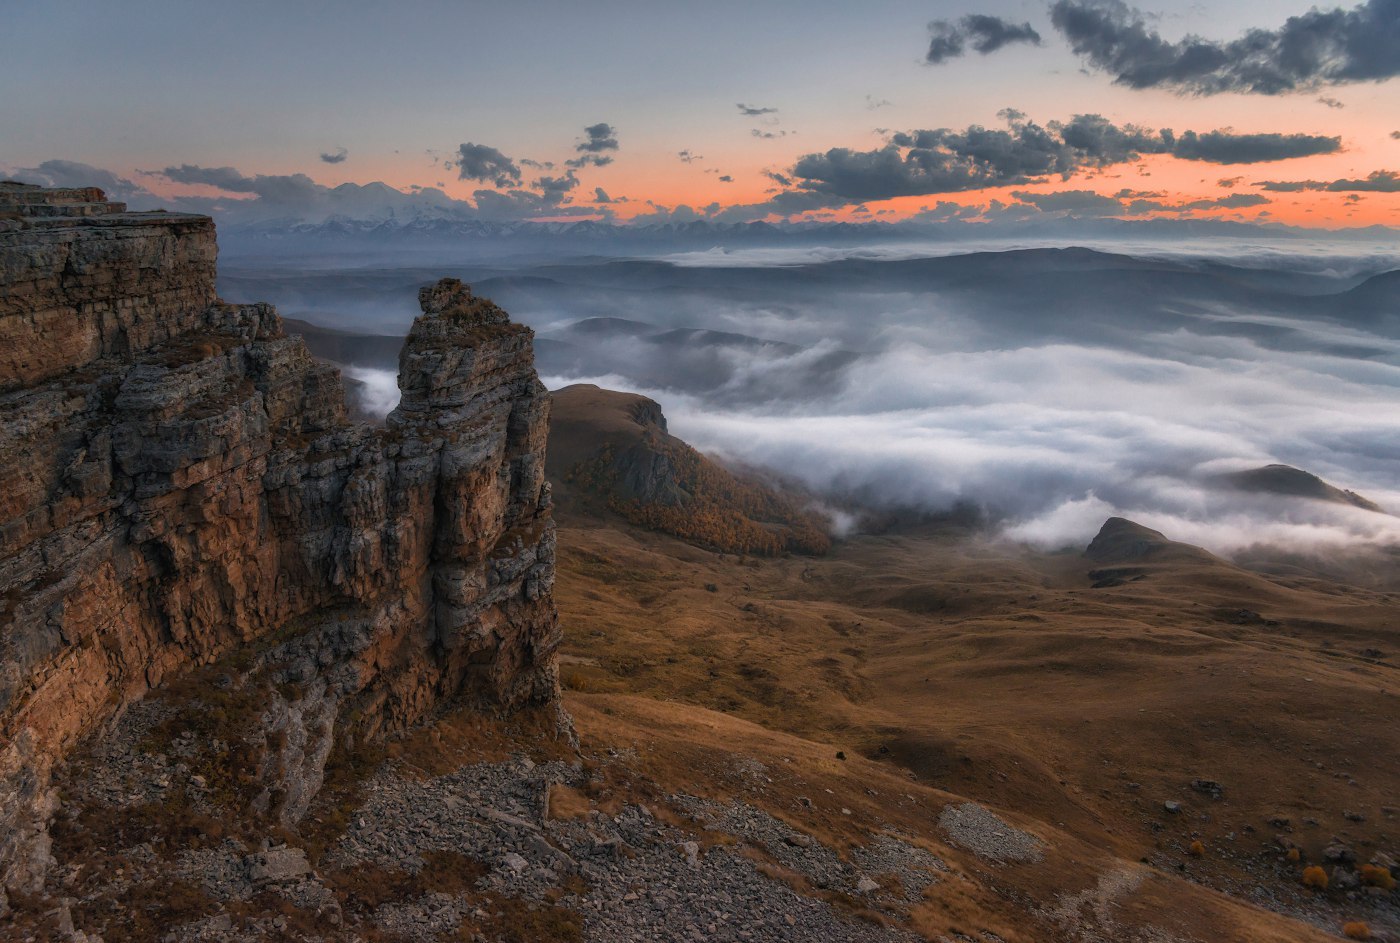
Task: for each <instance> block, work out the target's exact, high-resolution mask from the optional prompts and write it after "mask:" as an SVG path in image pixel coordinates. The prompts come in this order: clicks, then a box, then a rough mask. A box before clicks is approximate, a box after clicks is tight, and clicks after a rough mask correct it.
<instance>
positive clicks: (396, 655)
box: [0, 185, 558, 909]
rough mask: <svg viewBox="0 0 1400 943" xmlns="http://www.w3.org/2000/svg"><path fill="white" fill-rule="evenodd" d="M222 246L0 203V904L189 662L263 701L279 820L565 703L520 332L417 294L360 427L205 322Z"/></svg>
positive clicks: (73, 206)
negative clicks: (71, 779)
mask: <svg viewBox="0 0 1400 943" xmlns="http://www.w3.org/2000/svg"><path fill="white" fill-rule="evenodd" d="M215 251H216V250H215V245H214V231H213V225H212V223H211V222H210V221H209V220H208V219H207V218H204V217H195V216H185V215H173V214H127V213H124V212H123V208H122V207H121V206H120V205H119V204H107V203H105V202H103V201H102V196H101V192H100V191H91V190H87V191H42V190H37V189H34V188H17V187H14V186H12V185H10V186H5V187H3V188H0V351H3V354H0V391H3V392H0V455H3V456H4V458H5V460H4V462H3V464H0V745H2V746H0V875H3V878H4V880H3V881H0V886H9V887H11V888H17V887H21V888H22V887H27V886H32V885H33V884H34V882H35V880H36V878H37V877H38V876H39V875H40V874H41V873H42V871H43V869H44V867H45V866H46V863H47V858H48V853H47V839H46V837H45V834H44V831H45V824H46V821H47V819H48V817H49V816H50V814H51V812H52V809H53V805H54V800H53V798H52V797H51V796H50V795H49V791H48V789H47V782H48V778H49V772H50V769H51V767H52V765H53V763H54V762H55V761H56V760H57V759H58V758H59V757H61V756H62V755H63V754H64V752H65V751H66V750H67V749H69V748H70V747H71V746H72V745H73V743H74V742H75V741H76V740H78V739H79V738H80V737H82V736H83V735H84V734H86V733H88V732H89V731H91V730H93V729H94V728H95V727H96V726H97V725H98V724H100V723H101V722H102V721H103V720H105V719H106V718H108V717H110V716H111V715H112V714H113V713H114V712H116V711H118V710H120V708H121V707H122V705H124V704H125V703H127V702H129V701H131V700H132V699H134V698H138V697H140V696H141V695H142V694H143V693H144V692H145V691H147V690H148V689H149V688H151V687H154V686H157V685H160V684H161V682H162V681H163V680H164V679H166V678H168V677H170V676H172V675H173V674H174V673H176V672H178V671H180V670H181V669H184V668H186V667H187V666H191V665H199V664H208V663H210V662H212V661H214V660H215V659H218V658H220V657H221V656H223V655H226V654H227V653H229V652H231V651H238V652H239V653H240V658H239V665H238V667H237V669H236V670H237V671H242V672H244V673H246V674H248V675H251V674H253V673H261V675H263V676H266V678H267V679H268V680H269V681H270V682H271V684H272V685H273V687H274V688H277V690H278V691H280V693H274V694H272V695H271V696H270V700H269V701H268V703H267V705H266V709H265V710H264V711H263V712H262V713H261V714H259V715H257V716H253V717H250V718H249V722H250V724H252V725H254V726H258V725H261V726H265V727H268V728H272V727H276V728H277V729H278V731H279V734H278V735H277V736H275V737H274V736H271V735H269V736H268V738H267V742H266V747H265V749H263V750H262V752H261V753H258V754H256V755H255V756H254V762H255V765H256V767H257V768H256V775H257V776H259V777H261V778H262V779H263V780H265V781H266V788H265V789H264V791H263V794H262V795H261V796H260V797H259V800H258V801H256V802H255V803H254V806H255V808H254V809H253V810H252V811H254V812H262V813H264V814H266V815H268V816H270V817H272V818H274V819H280V820H282V821H283V822H291V821H295V820H296V819H297V818H299V817H300V816H301V815H302V814H304V812H305V809H306V807H307V805H308V804H309V802H310V799H311V797H313V796H314V795H315V792H316V790H317V789H318V788H319V786H320V782H321V777H322V774H323V768H324V765H325V762H326V758H327V756H328V754H329V752H330V749H331V746H332V744H333V743H335V742H337V741H338V740H341V739H344V738H350V737H361V736H374V735H377V734H379V733H381V732H383V731H385V730H391V729H395V728H399V727H402V726H404V725H406V724H408V723H411V722H413V721H415V720H417V719H418V718H420V717H421V716H423V715H424V714H425V713H427V712H429V711H430V710H432V709H434V708H435V707H436V706H437V705H439V704H440V703H442V702H444V701H446V700H458V701H465V702H468V703H480V704H483V705H496V706H505V707H512V706H517V705H522V704H525V703H531V702H548V701H550V700H552V699H554V698H555V696H556V692H557V684H556V680H555V663H554V657H555V648H556V646H557V644H558V626H557V619H556V616H555V611H554V605H553V601H552V596H551V591H552V587H553V581H554V526H553V522H552V520H551V516H550V501H549V489H548V485H547V484H546V483H545V480H544V446H545V437H546V432H547V423H548V413H549V400H548V396H547V394H546V393H545V391H544V388H543V387H542V386H541V385H540V383H539V380H538V379H537V377H536V375H535V371H534V363H533V352H532V346H531V340H532V334H531V332H530V331H529V329H527V328H525V327H522V326H520V325H516V324H511V323H509V319H508V317H507V316H506V315H505V313H504V312H502V311H501V310H500V309H499V308H496V307H495V306H494V305H491V304H490V303H489V302H485V301H481V300H479V299H475V298H473V297H472V296H471V293H470V291H469V290H468V289H467V288H466V287H465V286H463V285H461V284H460V283H458V282H448V281H444V282H442V283H439V284H438V285H436V286H433V287H432V288H429V289H425V290H424V291H423V293H422V296H421V302H422V307H423V310H424V314H423V315H422V316H421V317H420V318H419V319H418V320H417V321H416V322H415V323H414V325H413V329H412V331H411V333H410V335H409V337H408V340H407V342H406V343H405V346H404V350H403V354H402V362H401V374H400V386H401V388H402V391H403V401H402V404H401V405H400V407H399V409H398V410H396V411H395V412H394V414H393V415H392V416H391V417H390V419H389V421H388V423H387V427H386V428H383V429H374V428H371V427H369V426H366V425H362V424H354V423H351V422H349V421H348V420H347V418H346V413H345V405H344V397H343V393H342V388H341V383H340V379H339V376H338V374H337V372H336V371H335V370H334V369H332V368H330V367H328V366H326V365H324V364H322V363H319V362H317V361H315V360H313V359H312V358H311V356H310V355H309V354H308V353H307V351H306V348H305V345H304V344H303V343H302V341H301V340H300V338H291V337H287V336H285V335H284V334H283V330H282V323H281V320H280V318H279V317H278V315H277V313H276V311H274V310H273V309H272V308H271V307H269V306H267V305H257V304H253V305H227V304H223V303H221V302H218V301H217V300H216V299H215V297H214V289H213V284H214V282H213V278H214V269H213V259H214V256H215ZM279 685H280V686H281V687H280V688H278V687H277V686H279ZM289 728H290V729H289ZM0 905H3V897H0ZM0 909H3V907H2V906H0Z"/></svg>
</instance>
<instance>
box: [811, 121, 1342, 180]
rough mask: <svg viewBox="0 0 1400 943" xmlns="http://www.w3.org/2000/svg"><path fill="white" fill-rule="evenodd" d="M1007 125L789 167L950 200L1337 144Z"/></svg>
mask: <svg viewBox="0 0 1400 943" xmlns="http://www.w3.org/2000/svg"><path fill="white" fill-rule="evenodd" d="M1003 115H1004V117H1005V118H1006V122H1007V126H1006V127H1005V128H984V127H982V126H980V125H972V126H970V127H968V128H966V129H963V130H954V129H951V128H937V129H934V130H923V131H901V132H897V133H895V134H893V135H891V137H890V140H889V143H888V144H886V145H884V146H883V147H878V148H875V149H872V150H868V151H857V150H852V149H850V148H844V147H837V148H832V149H830V150H828V151H825V152H822V153H815V154H807V155H804V156H803V157H801V158H800V159H799V160H798V161H797V163H796V164H795V165H794V166H793V168H792V173H791V176H792V178H793V179H794V180H795V181H796V182H797V183H798V184H799V185H800V186H801V187H802V188H804V189H806V190H809V191H813V192H817V193H824V194H830V195H832V196H836V197H841V198H843V199H846V200H848V201H851V202H863V201H867V200H883V199H889V198H892V197H899V196H925V195H931V194H938V193H956V192H960V191H967V190H980V189H984V188H987V187H999V186H1008V185H1022V184H1027V183H1031V182H1033V181H1036V180H1044V179H1048V178H1051V177H1059V178H1061V179H1068V178H1069V177H1071V176H1072V175H1074V174H1076V173H1079V172H1082V171H1086V170H1098V169H1102V168H1104V167H1108V166H1112V165H1114V164H1124V163H1133V162H1136V161H1138V160H1140V159H1142V157H1143V156H1144V155H1148V154H1167V155H1170V156H1172V157H1176V158H1178V159H1180V160H1189V161H1201V162H1205V163H1212V164H1253V163H1265V162H1271V161H1279V160H1287V159H1290V158H1295V157H1307V156H1312V155H1316V154H1331V153H1336V152H1337V151H1339V150H1341V147H1342V142H1341V138H1339V137H1330V136H1325V135H1314V134H1280V133H1264V134H1237V133H1234V132H1232V131H1226V130H1217V131H1209V132H1204V133H1197V132H1195V131H1184V132H1182V133H1181V134H1179V135H1178V134H1176V133H1174V132H1173V131H1171V130H1170V129H1162V130H1152V129H1148V128H1143V127H1139V126H1137V125H1116V124H1114V123H1112V122H1111V121H1109V120H1108V119H1106V118H1104V117H1103V116H1101V115H1075V116H1074V117H1073V118H1072V119H1070V120H1069V121H1068V122H1058V121H1052V122H1049V123H1048V124H1046V125H1043V126H1042V125H1039V124H1036V123H1035V122H1033V121H1030V120H1028V119H1027V118H1026V117H1025V116H1024V115H1022V114H1021V113H1019V112H1016V111H1009V110H1008V111H1006V112H1004V113H1003Z"/></svg>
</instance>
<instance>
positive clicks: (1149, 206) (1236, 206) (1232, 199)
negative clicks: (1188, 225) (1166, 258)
mask: <svg viewBox="0 0 1400 943" xmlns="http://www.w3.org/2000/svg"><path fill="white" fill-rule="evenodd" d="M1269 202H1271V201H1270V200H1269V199H1268V197H1264V196H1260V195H1259V194H1257V193H1231V194H1230V195H1229V196H1222V197H1215V198H1211V199H1200V200H1188V201H1186V202H1184V203H1166V202H1163V201H1161V200H1141V199H1140V200H1133V201H1132V202H1130V203H1129V204H1128V205H1127V211H1128V213H1129V214H1131V215H1134V216H1142V215H1145V214H1148V213H1194V212H1196V211H1197V210H1243V209H1249V208H1251V207H1255V206H1264V205H1266V204H1268V203H1269Z"/></svg>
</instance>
